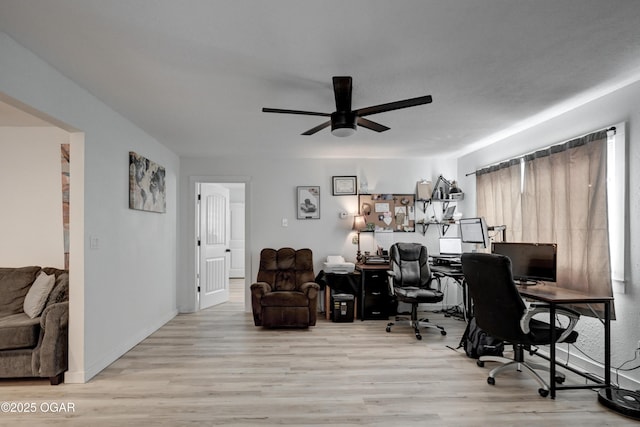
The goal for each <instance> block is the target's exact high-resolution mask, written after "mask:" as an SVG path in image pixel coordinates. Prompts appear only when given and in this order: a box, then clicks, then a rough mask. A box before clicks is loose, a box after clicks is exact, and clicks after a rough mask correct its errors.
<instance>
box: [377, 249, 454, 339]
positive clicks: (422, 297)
mask: <svg viewBox="0 0 640 427" xmlns="http://www.w3.org/2000/svg"><path fill="white" fill-rule="evenodd" d="M389 260H390V262H391V270H390V271H389V272H388V274H389V288H390V292H391V295H392V296H394V297H395V299H396V301H398V302H404V303H408V304H411V317H410V318H406V317H402V316H396V318H395V320H396V322H398V321H401V322H405V323H408V324H409V326H411V327H412V328H413V331H414V332H415V334H416V338H417V339H419V340H421V339H422V335H420V329H419V328H420V327H421V326H423V327H427V328H437V329H439V330H440V333H441V334H442V335H446V334H447V332H446V331H445V330H444V328H443V327H442V326H439V325H436V324H433V323H430V322H429V320H428V319H418V304H424V303H436V302H440V301H442V300H443V298H444V294H443V293H442V292H441V291H440V289H439V288H440V281H439V279H437V278H434V277H433V276H432V275H431V270H430V268H429V263H428V254H427V248H426V247H424V246H422V245H421V244H420V243H396V244H394V245H392V246H391V248H390V250H389ZM434 281H438V289H434V288H433V287H432V286H431V285H432V284H433V282H434ZM394 324H395V322H389V323H388V324H387V332H391V327H392V326H393V325H394Z"/></svg>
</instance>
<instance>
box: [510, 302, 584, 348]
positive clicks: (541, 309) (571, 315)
mask: <svg viewBox="0 0 640 427" xmlns="http://www.w3.org/2000/svg"><path fill="white" fill-rule="evenodd" d="M539 313H549V305H548V304H531V305H530V306H529V308H528V309H527V311H525V313H524V316H522V319H520V329H522V332H524V333H525V334H528V333H529V331H530V328H529V323H530V322H531V319H533V316H535V315H536V314H539ZM556 314H560V315H562V316H565V317H567V318H568V319H569V325H568V326H567V327H566V329H565V331H564V332H563V333H562V334H561V335H560V337H558V339H557V341H556V342H563V341H564V340H565V339H566V338H567V336H568V335H569V334H570V333H571V331H573V328H575V326H576V324H577V323H578V319H580V313H578V312H577V311H575V310H572V309H570V308H566V307H557V308H556Z"/></svg>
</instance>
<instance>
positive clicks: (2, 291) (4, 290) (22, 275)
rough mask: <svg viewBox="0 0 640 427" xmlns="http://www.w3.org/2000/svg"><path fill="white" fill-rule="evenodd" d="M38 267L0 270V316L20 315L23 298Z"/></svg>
mask: <svg viewBox="0 0 640 427" xmlns="http://www.w3.org/2000/svg"><path fill="white" fill-rule="evenodd" d="M39 272H40V267H36V266H33V267H20V268H0V315H5V316H6V315H8V314H16V313H22V310H23V305H24V298H25V296H26V295H27V292H28V291H29V288H30V287H31V284H32V283H33V281H34V280H36V276H37V275H38V273H39Z"/></svg>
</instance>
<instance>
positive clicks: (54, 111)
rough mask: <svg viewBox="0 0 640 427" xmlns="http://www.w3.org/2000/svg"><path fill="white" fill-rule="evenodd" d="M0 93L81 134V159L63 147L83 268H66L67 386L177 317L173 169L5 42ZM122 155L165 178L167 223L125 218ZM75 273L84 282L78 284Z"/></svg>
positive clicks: (100, 107)
mask: <svg viewBox="0 0 640 427" xmlns="http://www.w3.org/2000/svg"><path fill="white" fill-rule="evenodd" d="M0 93H4V94H5V95H7V96H9V97H11V98H14V99H17V100H19V101H20V102H21V103H24V104H27V105H29V106H30V107H32V108H34V109H36V110H38V111H40V112H43V113H45V114H47V115H49V116H51V117H53V118H55V119H56V120H59V121H60V122H62V123H64V124H66V125H68V130H73V129H75V130H80V131H81V132H84V144H81V146H78V147H76V148H77V151H75V152H76V153H79V156H76V157H74V144H73V139H74V138H73V137H72V138H71V139H72V153H71V156H72V157H71V168H72V172H71V195H72V204H73V203H77V204H81V205H82V207H83V208H84V215H83V216H82V218H77V217H75V218H74V216H73V215H72V218H71V234H72V235H74V233H75V235H78V233H80V234H81V236H80V237H79V239H81V240H80V244H79V245H78V248H79V250H80V251H81V252H82V256H83V258H84V260H83V262H82V265H76V267H75V268H74V265H73V262H72V263H71V265H70V269H71V275H70V276H71V278H70V279H71V282H70V288H71V295H70V298H71V308H70V310H71V312H72V316H70V319H71V320H70V321H71V323H72V324H71V325H70V330H71V331H72V334H76V332H74V331H80V332H79V333H80V335H81V336H75V335H74V336H72V337H70V341H72V342H73V344H71V343H70V361H69V363H70V370H69V372H68V373H67V375H66V381H71V382H83V381H86V380H88V379H90V378H91V377H93V376H94V375H95V374H97V373H98V372H100V371H101V370H102V369H104V368H105V367H106V366H108V365H109V364H110V363H112V362H113V361H115V360H116V359H117V358H118V357H120V356H121V355H122V354H124V353H125V352H126V351H127V350H129V349H130V348H131V347H133V346H134V345H135V344H137V343H138V342H140V341H141V340H142V339H144V338H145V337H146V336H148V335H149V334H150V333H152V332H153V331H155V330H156V329H157V328H159V327H160V326H162V325H163V324H164V323H166V322H167V321H168V320H169V319H171V318H172V317H173V316H174V315H175V314H176V296H175V295H176V294H175V280H176V241H177V237H176V227H177V226H176V221H177V214H176V209H177V196H176V192H177V177H178V173H179V159H178V157H177V156H176V155H175V154H173V153H172V152H171V151H169V150H168V149H167V148H166V147H164V146H163V145H161V144H159V143H158V142H157V141H156V140H154V139H153V138H151V137H150V136H149V135H147V134H145V133H144V132H142V131H141V130H140V129H139V128H137V127H135V126H134V125H133V124H132V123H131V122H129V121H128V120H126V119H125V118H123V117H122V116H120V115H119V114H118V113H116V112H115V111H113V110H111V109H110V108H109V107H107V106H106V105H104V104H103V103H102V102H101V101H99V100H98V99H97V98H95V97H94V96H92V95H91V94H90V93H88V92H87V91H85V90H84V89H82V88H81V87H79V86H78V85H76V84H75V83H74V82H72V81H70V80H69V79H67V78H66V77H64V76H63V75H61V74H60V73H58V72H57V71H56V70H54V69H53V68H51V67H50V66H49V65H48V64H47V63H45V62H44V61H42V60H40V59H39V58H38V57H36V56H35V55H33V54H32V53H31V52H30V51H28V50H26V49H24V48H23V47H21V46H20V45H18V44H17V43H15V41H13V40H12V39H11V38H10V37H8V36H7V35H6V34H4V33H0ZM76 145H79V144H76ZM129 151H135V152H137V153H138V154H141V155H143V156H145V157H147V158H149V159H151V160H153V161H155V162H157V163H159V164H160V165H162V166H164V167H165V168H166V185H167V213H166V214H158V213H149V212H141V211H134V210H130V209H129V207H128V173H129V172H128V169H129V165H128V153H129ZM74 165H76V166H75V167H78V166H80V168H79V170H80V171H82V170H84V180H83V181H81V182H77V181H76V182H75V183H74V172H73V169H74ZM77 178H78V177H77V176H76V179H77ZM74 185H75V187H74ZM74 191H75V193H74ZM79 192H82V193H81V194H78V193H79ZM77 207H78V206H76V208H77ZM71 209H72V210H73V209H74V206H72V207H71ZM79 211H80V212H82V209H80V210H79ZM90 236H93V237H97V238H98V241H99V248H97V249H90V248H89V244H88V239H89V237H90ZM72 239H73V237H72ZM72 244H73V241H72ZM72 248H73V246H72ZM72 250H73V249H72ZM72 261H73V260H72ZM74 271H76V272H77V271H83V273H84V274H82V275H80V277H77V276H74ZM74 289H75V290H76V291H75V292H74ZM74 322H76V324H73V323H74ZM78 322H80V323H81V325H78V324H77V323H78ZM78 326H81V327H78Z"/></svg>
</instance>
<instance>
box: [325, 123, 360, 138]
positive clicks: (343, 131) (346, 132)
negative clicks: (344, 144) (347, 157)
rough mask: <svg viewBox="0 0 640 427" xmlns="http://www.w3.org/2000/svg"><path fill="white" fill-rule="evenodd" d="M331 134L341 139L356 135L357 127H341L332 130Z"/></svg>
mask: <svg viewBox="0 0 640 427" xmlns="http://www.w3.org/2000/svg"><path fill="white" fill-rule="evenodd" d="M331 133H332V134H333V136H339V137H345V136H351V135H353V134H354V133H356V127H355V125H354V126H353V127H346V126H345V127H339V128H332V129H331Z"/></svg>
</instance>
